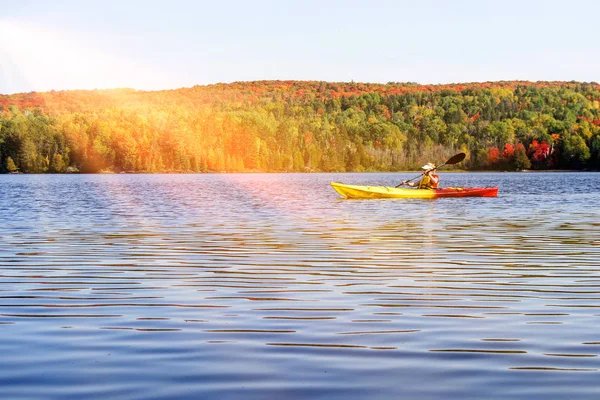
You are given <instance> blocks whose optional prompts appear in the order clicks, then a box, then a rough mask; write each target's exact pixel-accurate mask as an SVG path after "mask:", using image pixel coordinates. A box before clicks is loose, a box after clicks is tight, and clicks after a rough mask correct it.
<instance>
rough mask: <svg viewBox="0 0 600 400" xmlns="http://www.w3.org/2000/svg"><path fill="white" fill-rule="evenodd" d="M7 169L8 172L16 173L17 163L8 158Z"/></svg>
mask: <svg viewBox="0 0 600 400" xmlns="http://www.w3.org/2000/svg"><path fill="white" fill-rule="evenodd" d="M6 169H7V170H8V172H15V171H17V170H18V168H17V166H16V165H15V162H14V161H13V159H12V158H11V157H6Z"/></svg>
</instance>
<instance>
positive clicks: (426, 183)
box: [402, 163, 440, 190]
mask: <svg viewBox="0 0 600 400" xmlns="http://www.w3.org/2000/svg"><path fill="white" fill-rule="evenodd" d="M421 169H423V170H425V172H423V177H422V178H421V180H420V181H419V183H415V182H407V181H403V182H402V183H403V184H406V185H408V186H410V187H415V186H418V188H419V189H430V190H431V189H437V187H438V184H439V183H440V177H439V176H438V174H436V173H435V170H436V169H437V167H436V166H435V164H433V163H427V164H425V165H423V166H422V167H421Z"/></svg>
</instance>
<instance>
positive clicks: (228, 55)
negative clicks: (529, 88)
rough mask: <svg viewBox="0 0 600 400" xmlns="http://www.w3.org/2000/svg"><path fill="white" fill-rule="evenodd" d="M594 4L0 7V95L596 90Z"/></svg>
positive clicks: (78, 2) (57, 0)
mask: <svg viewBox="0 0 600 400" xmlns="http://www.w3.org/2000/svg"><path fill="white" fill-rule="evenodd" d="M598 15H600V2H597V1H584V0H571V1H568V2H567V1H564V0H562V1H554V0H546V1H533V0H531V1H528V0H520V1H514V0H504V1H485V0H479V1H472V0H453V1H442V0H440V1H434V0H420V1H416V0H412V1H404V0H389V1H388V0H379V1H378V0H373V1H370V2H369V1H365V0H360V1H354V0H346V1H338V0H319V1H314V0H300V1H296V0H287V1H285V0H278V1H273V0H250V1H234V0H230V1H227V0H219V1H217V0H213V1H203V0H161V1H155V0H117V1H114V0H102V1H97V0H51V1H47V0H19V1H15V0H0V93H3V94H10V93H20V92H29V91H49V90H70V89H106V88H121V87H128V88H135V89H140V90H159V89H176V88H180V87H190V86H194V85H206V84H212V83H218V82H224V83H227V82H234V81H250V80H274V79H284V80H287V79H293V80H318V81H335V82H340V81H352V80H353V81H355V82H380V83H386V82H418V83H422V84H432V83H433V84H435V83H458V82H482V81H498V80H530V81H544V80H561V81H570V80H576V81H585V82H589V81H600V76H599V75H600V34H599V33H598V30H597V28H596V27H597V22H596V19H597V16H598Z"/></svg>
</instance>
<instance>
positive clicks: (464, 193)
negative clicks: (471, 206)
mask: <svg viewBox="0 0 600 400" xmlns="http://www.w3.org/2000/svg"><path fill="white" fill-rule="evenodd" d="M331 186H332V187H333V188H334V189H335V191H336V192H338V193H339V194H340V195H342V196H344V197H347V198H349V199H385V198H400V199H437V198H439V197H496V196H497V195H498V188H497V187H486V188H468V187H454V188H452V187H448V188H443V189H406V188H394V187H388V186H358V185H345V184H343V183H337V182H331Z"/></svg>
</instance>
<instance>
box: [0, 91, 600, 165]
mask: <svg viewBox="0 0 600 400" xmlns="http://www.w3.org/2000/svg"><path fill="white" fill-rule="evenodd" d="M459 151H464V152H467V153H468V157H467V159H466V160H465V162H463V164H462V166H463V167H464V168H471V169H500V170H515V169H527V168H536V169H545V168H598V167H600V86H599V85H598V84H595V83H578V82H483V83H468V84H448V85H418V84H415V83H393V82H392V83H388V84H367V83H355V82H338V83H330V82H318V81H258V82H235V83H231V84H215V85H207V86H194V87H192V88H182V89H177V90H165V91H154V92H147V91H136V90H132V89H115V90H93V91H58V92H54V91H53V92H46V93H23V94H13V95H0V171H1V172H8V171H22V172H66V171H75V170H79V171H82V172H98V171H145V172H158V171H167V172H168V171H173V172H186V171H191V172H207V171H219V172H220V171H228V172H238V171H239V172H241V171H366V170H372V171H375V170H391V171H395V170H401V169H411V168H418V166H420V165H422V164H423V163H424V162H429V161H432V162H441V161H443V160H446V159H447V158H449V157H450V156H451V155H453V154H455V153H457V152H459Z"/></svg>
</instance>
